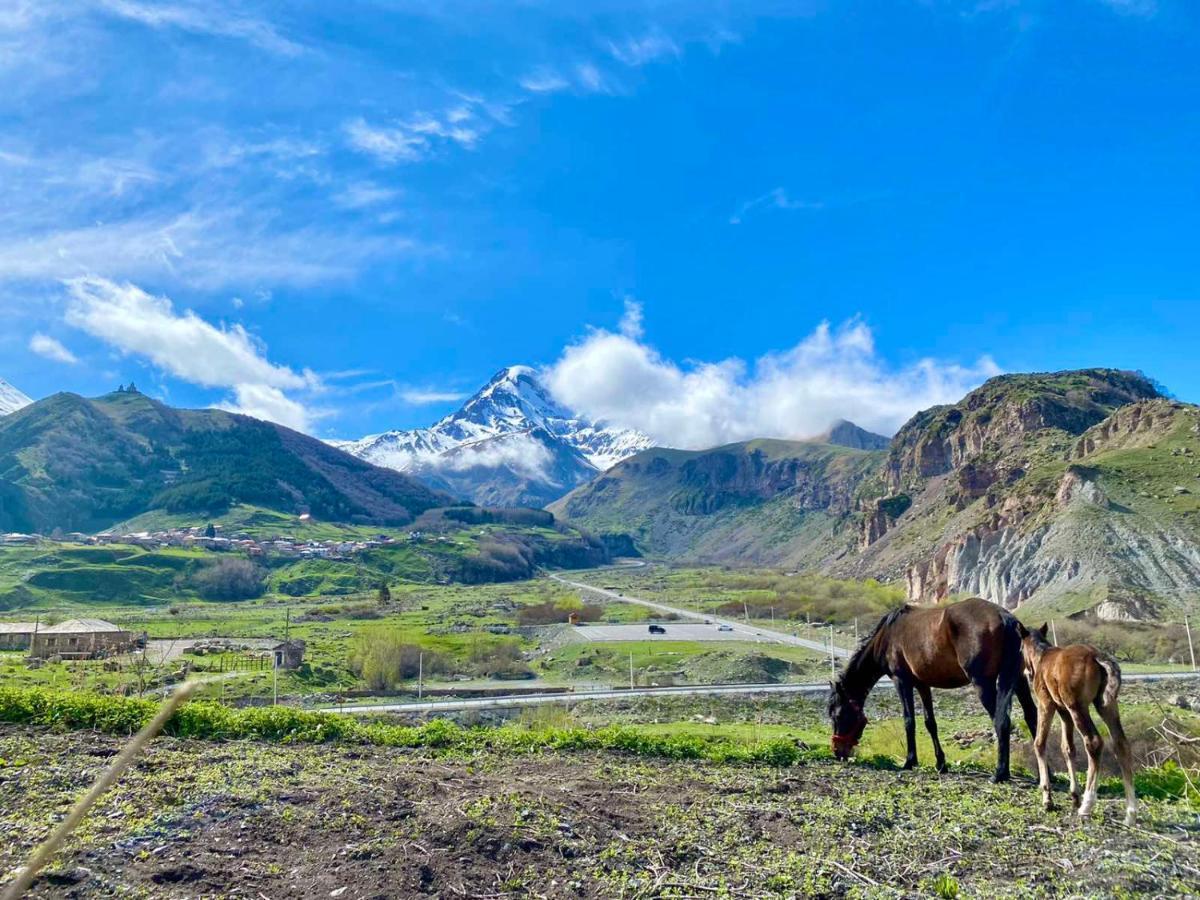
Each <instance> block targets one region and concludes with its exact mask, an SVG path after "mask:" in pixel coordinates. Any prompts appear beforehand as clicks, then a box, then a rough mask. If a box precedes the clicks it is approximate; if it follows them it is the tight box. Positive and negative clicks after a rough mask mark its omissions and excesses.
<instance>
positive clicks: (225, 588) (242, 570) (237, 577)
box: [192, 557, 266, 600]
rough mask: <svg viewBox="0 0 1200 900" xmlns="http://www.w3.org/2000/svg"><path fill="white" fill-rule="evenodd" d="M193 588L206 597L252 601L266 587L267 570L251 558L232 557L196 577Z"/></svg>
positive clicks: (205, 568) (207, 598)
mask: <svg viewBox="0 0 1200 900" xmlns="http://www.w3.org/2000/svg"><path fill="white" fill-rule="evenodd" d="M192 587H194V588H195V589H196V593H198V594H199V595H200V596H201V597H203V598H205V599H206V600H252V599H254V598H255V597H261V596H262V593H263V591H264V590H265V589H266V582H265V580H264V578H263V571H262V569H260V568H259V567H258V566H256V565H254V563H252V562H250V561H249V560H247V559H237V558H236V557H228V558H226V559H221V560H218V561H217V562H215V563H212V564H211V565H207V566H205V567H204V568H203V569H201V570H200V571H198V572H197V573H196V574H195V575H193V576H192Z"/></svg>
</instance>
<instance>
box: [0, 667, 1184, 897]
mask: <svg viewBox="0 0 1200 900" xmlns="http://www.w3.org/2000/svg"><path fill="white" fill-rule="evenodd" d="M946 696H947V698H948V699H947V703H946V708H945V713H944V718H943V734H944V736H945V737H946V742H947V750H948V751H949V752H950V754H951V758H952V761H953V765H952V769H951V771H950V773H948V774H947V775H944V776H937V775H936V774H934V773H933V772H932V770H931V769H930V768H928V761H929V759H928V756H926V758H925V762H926V767H925V768H922V769H919V770H917V771H914V772H904V773H901V772H897V771H895V769H894V765H895V764H894V761H893V760H894V756H893V755H892V751H893V750H895V744H896V741H897V739H898V732H897V730H896V726H897V725H898V722H897V721H896V720H895V718H894V714H893V711H892V709H891V706H890V704H888V703H886V702H884V703H882V704H880V706H879V708H878V709H876V710H873V713H875V714H877V715H878V716H879V718H878V719H877V720H876V721H874V722H873V723H872V725H871V727H870V728H869V729H868V732H867V743H866V744H864V747H863V749H862V752H861V753H860V754H859V756H858V758H857V760H856V761H854V762H852V763H850V764H836V763H833V762H832V761H830V760H829V758H828V752H827V751H826V750H825V741H826V740H827V735H826V734H824V733H822V732H820V731H819V728H818V723H819V722H820V717H821V712H820V707H819V704H816V703H809V704H796V703H787V704H785V703H779V702H777V701H763V702H761V703H750V702H742V703H739V704H732V703H731V702H730V701H729V700H724V701H717V700H715V699H710V700H705V701H703V703H702V704H701V705H700V708H701V709H703V710H707V712H708V713H716V714H717V715H718V716H720V717H721V718H722V719H723V720H724V721H723V722H720V723H718V724H715V725H714V724H710V723H708V722H706V721H703V719H704V718H707V717H708V716H707V715H705V714H702V713H700V712H697V713H693V714H691V716H689V714H688V709H689V708H693V707H691V706H690V705H689V706H683V705H679V703H678V701H676V702H675V703H674V705H672V704H667V705H664V704H660V703H657V702H656V703H652V704H627V705H625V706H623V707H622V708H620V709H617V708H615V707H613V706H608V707H602V706H599V705H597V706H595V707H592V708H588V709H579V710H577V711H575V712H567V711H563V710H558V711H557V712H552V713H546V712H540V713H537V714H530V715H528V716H526V717H524V718H523V719H522V720H521V721H518V722H515V723H512V724H510V725H508V726H506V727H503V728H461V727H456V726H452V725H448V724H446V723H443V722H433V723H430V724H428V725H424V726H420V727H407V726H402V725H395V724H390V723H369V722H368V723H357V722H354V721H352V720H349V719H346V718H343V717H336V716H319V715H314V714H311V713H300V712H297V711H294V710H245V711H241V712H233V711H229V710H226V709H224V708H222V707H218V706H213V705H206V704H203V703H199V704H193V705H191V706H190V707H185V709H184V712H183V713H182V714H181V715H180V716H179V717H177V721H175V722H173V723H172V724H171V725H169V726H168V728H169V731H170V732H171V736H169V737H165V738H161V739H159V740H158V741H157V742H155V744H153V745H152V747H151V748H150V750H149V751H148V753H147V754H146V757H145V759H144V760H143V761H142V762H141V763H139V764H138V765H137V766H135V767H134V768H133V769H132V770H131V771H130V772H129V773H128V775H127V776H126V778H125V779H124V780H123V781H122V782H121V783H120V784H119V785H118V786H117V788H116V789H115V790H114V791H113V792H112V793H110V794H109V795H107V796H106V797H105V798H103V799H102V801H101V803H100V805H99V806H98V807H97V809H96V810H95V811H94V813H93V814H92V816H90V817H89V819H88V820H87V821H86V822H85V823H84V825H83V827H82V828H81V829H80V830H79V831H78V832H77V833H76V834H75V835H74V836H73V837H72V839H71V841H70V844H69V846H68V848H67V850H66V852H65V853H64V854H63V855H62V856H61V857H60V859H59V860H57V861H56V864H55V865H54V867H53V868H52V869H51V870H50V871H49V872H48V873H47V874H46V876H45V877H43V879H41V880H40V881H39V883H38V885H37V887H36V888H35V895H37V896H61V895H63V894H66V893H70V895H72V896H80V897H92V896H109V895H112V894H129V895H134V896H183V895H187V896H195V895H232V894H239V895H251V896H260V895H261V896H266V897H275V896H298V897H328V896H331V895H333V896H339V897H351V898H365V897H381V896H410V895H418V894H431V895H441V896H447V897H449V896H477V897H482V896H490V897H508V896H511V897H520V896H544V897H566V896H570V897H589V898H590V897H596V898H599V897H605V898H608V897H630V898H632V897H651V896H654V897H659V896H661V897H694V896H730V897H734V896H746V897H793V896H814V897H831V896H854V897H864V896H866V897H875V896H894V895H897V894H899V895H903V896H936V897H959V896H962V897H977V896H978V897H983V896H987V897H996V896H1013V897H1016V896H1135V895H1141V894H1151V895H1174V896H1184V895H1194V894H1195V893H1196V892H1197V891H1200V846H1198V845H1197V840H1196V832H1195V829H1194V823H1195V816H1196V808H1197V807H1196V805H1195V802H1196V798H1193V799H1188V798H1187V797H1186V796H1184V795H1183V794H1182V792H1183V791H1184V790H1186V782H1185V781H1184V779H1183V778H1182V777H1181V776H1180V774H1179V772H1178V770H1176V769H1173V768H1172V767H1171V766H1166V767H1159V768H1157V769H1154V770H1151V771H1144V772H1142V773H1141V775H1140V776H1139V790H1140V792H1141V794H1142V804H1141V816H1140V819H1139V823H1138V826H1137V827H1136V828H1125V827H1123V826H1121V825H1120V824H1119V822H1120V815H1119V809H1118V807H1119V806H1120V801H1119V800H1118V798H1117V791H1116V785H1115V783H1113V782H1112V781H1111V779H1110V780H1108V781H1106V782H1105V784H1104V791H1103V792H1102V795H1101V803H1100V805H1099V808H1098V811H1097V815H1096V817H1095V818H1094V819H1093V820H1092V821H1090V822H1089V823H1087V824H1086V825H1083V826H1081V825H1079V824H1077V823H1076V822H1074V821H1072V819H1071V817H1070V814H1069V813H1068V812H1067V811H1066V810H1063V809H1060V810H1059V811H1056V812H1050V813H1047V812H1044V811H1043V810H1042V809H1041V805H1040V802H1039V797H1038V794H1037V792H1036V791H1035V790H1033V788H1032V786H1031V783H1030V782H1029V781H1027V780H1023V779H1022V778H1021V777H1018V779H1017V780H1016V781H1015V782H1014V783H1013V784H1009V785H999V786H996V785H991V784H989V783H988V782H987V778H986V769H987V767H988V766H990V764H991V758H990V748H988V747H987V744H986V741H985V740H982V739H981V738H979V737H977V735H978V732H979V731H980V730H981V729H983V730H986V726H985V723H984V722H983V719H982V717H981V716H978V715H970V714H969V711H968V709H967V706H966V702H967V701H965V700H963V701H961V702H962V704H963V705H962V706H961V707H960V705H959V703H960V701H959V699H958V698H957V697H956V696H955V695H946ZM1132 705H1134V706H1140V705H1150V698H1147V697H1138V698H1137V703H1136V704H1132ZM152 709H153V705H152V704H139V703H137V702H136V701H122V700H114V699H111V698H109V699H101V700H91V699H88V698H87V697H86V696H81V695H78V694H66V695H55V696H52V695H40V696H37V697H31V696H26V695H23V694H22V692H20V691H16V692H13V691H9V692H7V693H5V692H4V691H2V690H0V832H3V833H5V834H7V835H10V836H11V839H10V840H8V841H6V842H4V843H3V844H2V845H0V873H6V872H10V871H11V870H12V869H13V868H14V867H15V866H16V865H18V864H19V863H20V862H21V860H22V858H23V857H24V855H25V854H27V853H28V852H29V850H30V849H31V848H32V846H33V845H34V843H35V842H36V841H37V840H39V839H40V838H41V837H42V836H43V835H44V834H45V833H46V830H47V829H48V828H49V826H50V824H51V823H52V822H53V821H54V820H55V819H56V817H58V816H60V815H61V814H62V812H63V811H64V810H65V809H66V807H67V805H68V804H69V803H70V802H71V800H72V798H73V797H74V796H75V795H77V794H78V793H79V792H81V791H82V790H84V789H85V787H86V786H87V784H88V783H90V781H91V779H92V778H93V777H94V776H95V773H96V771H97V765H98V761H99V760H103V759H105V758H107V757H110V756H111V755H112V754H114V753H115V752H116V750H117V748H118V747H119V746H120V737H119V735H122V734H126V733H128V732H129V731H130V730H132V729H133V728H135V727H136V726H137V724H138V723H139V722H141V721H143V720H144V718H145V717H146V716H147V715H149V714H150V712H151V710H152ZM696 715H699V716H701V719H699V720H697V719H694V718H692V716H696ZM655 718H662V719H664V721H659V722H657V723H656V722H654V721H651V720H653V719H655ZM688 719H691V720H690V721H688ZM1130 719H1131V725H1132V726H1133V729H1134V730H1136V729H1139V728H1140V727H1141V726H1140V725H1139V724H1138V722H1137V716H1136V715H1134V716H1130ZM781 720H782V721H781ZM1176 724H1177V726H1178V727H1181V728H1190V729H1192V730H1193V732H1194V731H1195V729H1196V728H1197V727H1198V725H1197V717H1195V716H1194V715H1190V714H1182V716H1181V718H1180V719H1179V721H1177V723H1176ZM1024 759H1025V757H1024V756H1023V755H1022V752H1021V751H1020V750H1019V751H1018V754H1017V761H1018V769H1019V768H1020V763H1021V761H1022V760H1024ZM4 877H5V876H4V875H3V874H0V879H3V878H4Z"/></svg>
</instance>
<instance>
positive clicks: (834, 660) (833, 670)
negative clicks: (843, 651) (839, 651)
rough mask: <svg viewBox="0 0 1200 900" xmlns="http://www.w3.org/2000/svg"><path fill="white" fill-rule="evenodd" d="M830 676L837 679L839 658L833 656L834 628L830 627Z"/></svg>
mask: <svg viewBox="0 0 1200 900" xmlns="http://www.w3.org/2000/svg"><path fill="white" fill-rule="evenodd" d="M829 674H830V676H831V677H832V678H834V679H836V678H837V657H835V656H834V655H833V626H832V625H830V626H829Z"/></svg>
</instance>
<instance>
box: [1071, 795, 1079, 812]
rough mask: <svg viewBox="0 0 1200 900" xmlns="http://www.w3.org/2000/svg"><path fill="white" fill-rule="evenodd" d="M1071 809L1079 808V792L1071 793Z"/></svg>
mask: <svg viewBox="0 0 1200 900" xmlns="http://www.w3.org/2000/svg"><path fill="white" fill-rule="evenodd" d="M1071 809H1079V795H1078V794H1072V795H1071Z"/></svg>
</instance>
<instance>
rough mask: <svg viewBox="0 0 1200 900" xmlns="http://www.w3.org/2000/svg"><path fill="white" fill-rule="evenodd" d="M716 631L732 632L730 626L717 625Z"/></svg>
mask: <svg viewBox="0 0 1200 900" xmlns="http://www.w3.org/2000/svg"><path fill="white" fill-rule="evenodd" d="M717 631H733V626H732V625H718V626H717Z"/></svg>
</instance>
